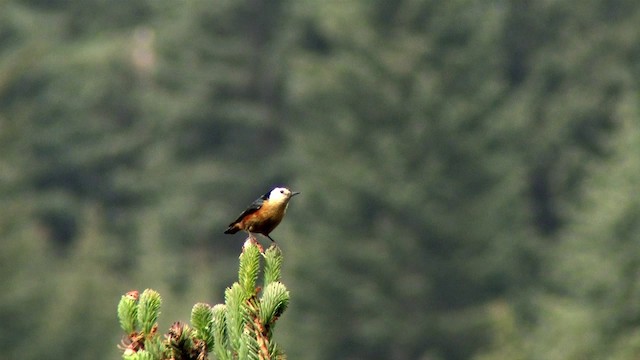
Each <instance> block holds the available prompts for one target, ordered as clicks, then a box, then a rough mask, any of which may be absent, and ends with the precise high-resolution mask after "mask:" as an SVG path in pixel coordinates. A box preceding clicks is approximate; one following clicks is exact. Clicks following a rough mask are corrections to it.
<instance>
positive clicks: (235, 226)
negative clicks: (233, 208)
mask: <svg viewBox="0 0 640 360" xmlns="http://www.w3.org/2000/svg"><path fill="white" fill-rule="evenodd" d="M238 231H240V227H239V226H238V223H233V224H230V225H229V228H228V229H227V230H225V231H224V233H225V234H235V233H237V232H238Z"/></svg>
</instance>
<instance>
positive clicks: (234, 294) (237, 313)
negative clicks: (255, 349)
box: [224, 283, 248, 349]
mask: <svg viewBox="0 0 640 360" xmlns="http://www.w3.org/2000/svg"><path fill="white" fill-rule="evenodd" d="M224 295H225V296H224V298H225V304H226V305H227V311H226V315H227V319H226V321H227V332H228V334H229V341H230V343H231V346H232V347H233V348H234V349H238V348H239V347H240V343H241V342H242V340H241V338H242V331H243V330H244V317H245V313H246V312H247V311H246V308H245V302H246V301H247V299H248V297H247V296H246V295H245V292H244V290H243V289H242V287H241V286H240V284H238V283H234V284H233V285H232V286H231V287H230V288H227V290H226V291H225V294H224Z"/></svg>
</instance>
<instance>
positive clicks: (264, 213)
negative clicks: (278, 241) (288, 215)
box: [241, 202, 287, 235]
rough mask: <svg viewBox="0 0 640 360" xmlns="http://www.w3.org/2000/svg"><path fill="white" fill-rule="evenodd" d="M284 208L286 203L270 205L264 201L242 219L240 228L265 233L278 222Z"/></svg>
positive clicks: (271, 229) (282, 215)
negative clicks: (259, 206) (258, 207)
mask: <svg viewBox="0 0 640 360" xmlns="http://www.w3.org/2000/svg"><path fill="white" fill-rule="evenodd" d="M286 208H287V206H286V204H282V205H272V204H269V203H268V202H266V203H264V204H263V205H262V207H261V208H260V209H258V210H257V211H256V212H254V213H252V214H249V215H247V216H245V217H244V219H242V221H241V228H243V229H246V230H249V231H251V232H255V233H260V234H265V235H267V234H269V233H270V232H271V231H273V229H274V228H275V227H276V226H278V224H280V221H282V218H283V217H284V213H285V211H286Z"/></svg>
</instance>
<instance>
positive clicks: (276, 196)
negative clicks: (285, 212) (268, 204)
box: [269, 187, 300, 203]
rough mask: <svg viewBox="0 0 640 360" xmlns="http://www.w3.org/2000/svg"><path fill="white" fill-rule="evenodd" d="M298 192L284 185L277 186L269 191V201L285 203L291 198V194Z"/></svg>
mask: <svg viewBox="0 0 640 360" xmlns="http://www.w3.org/2000/svg"><path fill="white" fill-rule="evenodd" d="M298 194H300V193H299V192H296V191H291V190H289V189H287V188H284V187H277V188H275V189H273V190H271V192H270V193H269V201H273V202H275V203H286V202H288V201H289V199H291V197H292V196H294V195H298Z"/></svg>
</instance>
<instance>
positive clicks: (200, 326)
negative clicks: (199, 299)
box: [191, 303, 214, 350]
mask: <svg viewBox="0 0 640 360" xmlns="http://www.w3.org/2000/svg"><path fill="white" fill-rule="evenodd" d="M191 325H192V326H193V328H194V329H195V337H196V338H197V339H200V340H202V341H204V343H205V344H206V346H207V350H211V349H213V339H214V338H213V310H212V309H211V306H209V305H208V304H205V303H197V304H195V305H194V306H193V309H192V310H191Z"/></svg>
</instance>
